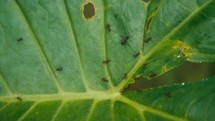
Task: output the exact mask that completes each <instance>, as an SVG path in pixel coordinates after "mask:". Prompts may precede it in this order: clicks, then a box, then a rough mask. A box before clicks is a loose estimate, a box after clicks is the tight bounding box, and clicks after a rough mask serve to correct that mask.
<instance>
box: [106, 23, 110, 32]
mask: <svg viewBox="0 0 215 121" xmlns="http://www.w3.org/2000/svg"><path fill="white" fill-rule="evenodd" d="M106 29H107V31H108V32H111V27H110V24H107V25H106Z"/></svg>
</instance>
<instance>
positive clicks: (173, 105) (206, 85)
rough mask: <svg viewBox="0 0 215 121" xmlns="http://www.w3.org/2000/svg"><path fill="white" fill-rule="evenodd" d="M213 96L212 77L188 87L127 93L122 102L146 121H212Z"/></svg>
mask: <svg viewBox="0 0 215 121" xmlns="http://www.w3.org/2000/svg"><path fill="white" fill-rule="evenodd" d="M214 95H215V77H211V78H209V79H207V78H205V79H203V80H201V81H197V82H194V83H189V84H185V83H181V84H175V85H172V86H166V87H159V88H154V89H146V90H143V91H136V92H128V93H125V94H124V96H125V97H123V98H122V102H123V103H125V104H128V105H130V106H132V107H135V108H136V109H137V110H138V109H139V110H141V111H142V112H141V113H142V115H144V117H145V119H147V120H149V121H151V120H153V121H158V120H159V121H161V120H177V121H178V120H191V121H213V120H214V108H213V107H214V106H215V96H214ZM128 99H129V100H128ZM170 114H171V115H170Z"/></svg>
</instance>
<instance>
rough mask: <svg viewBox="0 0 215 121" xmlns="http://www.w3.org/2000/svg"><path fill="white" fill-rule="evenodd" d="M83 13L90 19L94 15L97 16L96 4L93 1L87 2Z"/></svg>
mask: <svg viewBox="0 0 215 121" xmlns="http://www.w3.org/2000/svg"><path fill="white" fill-rule="evenodd" d="M83 14H84V17H85V18H86V19H90V18H92V17H93V16H95V6H94V4H93V3H91V2H88V3H86V4H85V5H84V10H83Z"/></svg>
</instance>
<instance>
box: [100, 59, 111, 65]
mask: <svg viewBox="0 0 215 121" xmlns="http://www.w3.org/2000/svg"><path fill="white" fill-rule="evenodd" d="M110 61H111V60H110V59H107V60H103V61H102V63H104V64H108V63H110Z"/></svg>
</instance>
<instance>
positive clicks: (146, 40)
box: [144, 37, 152, 43]
mask: <svg viewBox="0 0 215 121" xmlns="http://www.w3.org/2000/svg"><path fill="white" fill-rule="evenodd" d="M151 40H152V38H151V37H149V38H146V39H144V42H145V43H148V42H149V41H151Z"/></svg>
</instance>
